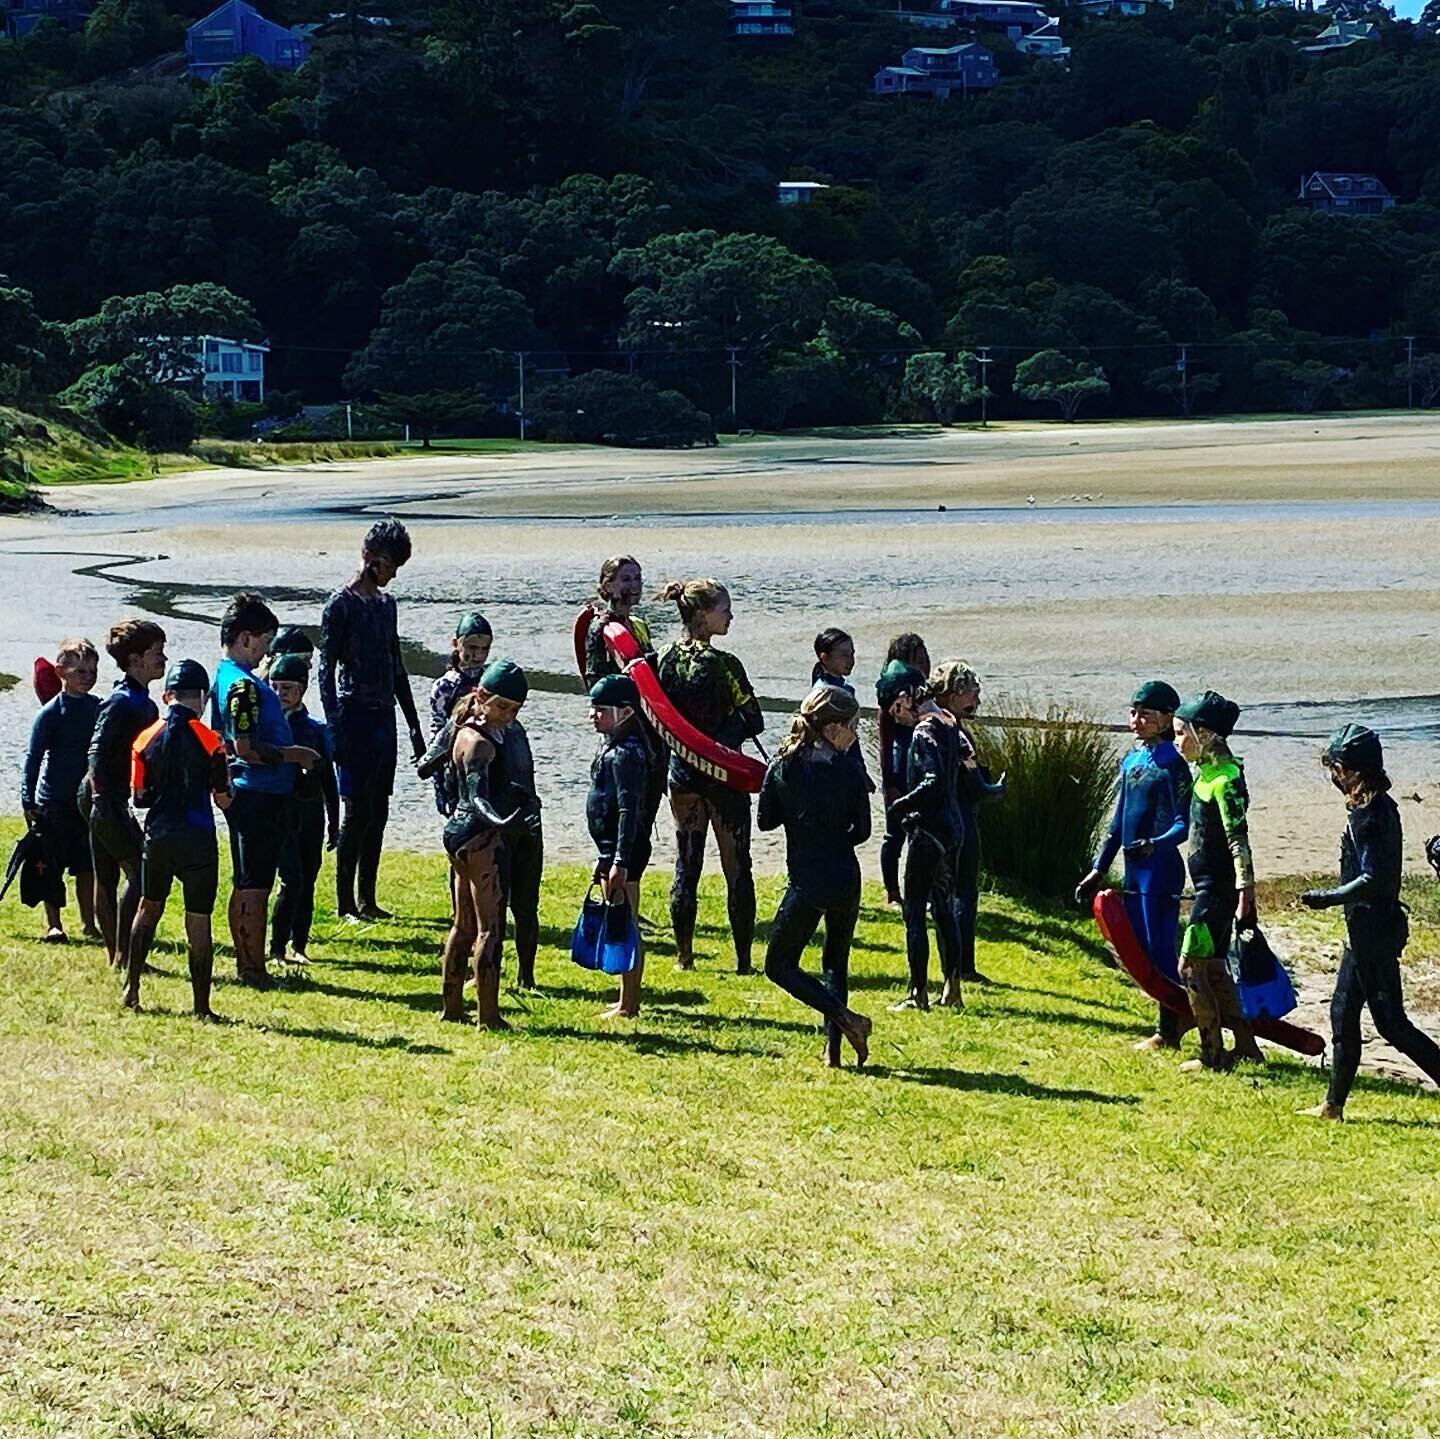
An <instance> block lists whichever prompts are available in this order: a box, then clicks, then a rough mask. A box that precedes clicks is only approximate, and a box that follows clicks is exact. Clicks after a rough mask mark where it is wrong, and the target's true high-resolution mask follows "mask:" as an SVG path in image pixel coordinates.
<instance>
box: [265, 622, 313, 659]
mask: <svg viewBox="0 0 1440 1439" xmlns="http://www.w3.org/2000/svg"><path fill="white" fill-rule="evenodd" d="M270 653H271V654H272V655H313V654H314V653H315V641H314V640H312V639H311V638H310V636H309V635H307V634H306V633H305V631H304V630H302V629H301V628H300V626H299V625H281V626H280V628H279V629H278V630H276V631H275V638H274V639H273V640H271V641H270Z"/></svg>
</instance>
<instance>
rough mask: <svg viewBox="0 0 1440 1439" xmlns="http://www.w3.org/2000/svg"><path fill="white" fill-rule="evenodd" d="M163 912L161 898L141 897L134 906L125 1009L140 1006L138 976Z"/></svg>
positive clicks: (142, 971)
mask: <svg viewBox="0 0 1440 1439" xmlns="http://www.w3.org/2000/svg"><path fill="white" fill-rule="evenodd" d="M164 913H165V901H164V900H163V899H142V900H141V901H140V904H139V906H138V907H137V908H136V911H135V922H134V924H132V925H131V926H130V956H129V963H128V965H127V968H126V972H125V995H124V1003H125V1007H126V1008H127V1009H139V1008H140V976H141V975H142V974H144V973H145V961H146V960H147V959H148V958H149V957H150V946H151V945H152V944H154V943H155V929H156V926H157V925H158V924H159V923H160V916H161V915H162V914H164Z"/></svg>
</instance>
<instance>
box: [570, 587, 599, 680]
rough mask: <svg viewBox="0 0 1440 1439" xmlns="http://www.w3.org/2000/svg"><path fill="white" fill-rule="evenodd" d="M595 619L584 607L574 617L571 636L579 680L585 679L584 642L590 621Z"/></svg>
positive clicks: (589, 608)
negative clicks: (573, 642)
mask: <svg viewBox="0 0 1440 1439" xmlns="http://www.w3.org/2000/svg"><path fill="white" fill-rule="evenodd" d="M594 618H595V611H594V610H593V609H592V608H591V607H590V606H589V605H586V606H585V608H584V609H583V610H581V611H580V613H579V614H578V615H576V616H575V624H574V626H573V628H572V631H571V634H572V637H573V639H574V641H575V668H576V669H577V670H579V671H580V678H581V679H582V680H583V679H584V678H585V641H586V639H587V638H588V637H589V634H590V621H591V620H593V619H594Z"/></svg>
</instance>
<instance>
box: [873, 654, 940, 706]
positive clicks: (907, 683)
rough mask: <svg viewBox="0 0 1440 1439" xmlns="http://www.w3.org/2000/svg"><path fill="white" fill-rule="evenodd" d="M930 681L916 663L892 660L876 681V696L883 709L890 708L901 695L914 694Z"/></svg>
mask: <svg viewBox="0 0 1440 1439" xmlns="http://www.w3.org/2000/svg"><path fill="white" fill-rule="evenodd" d="M928 683H929V681H928V680H927V679H926V678H925V676H924V675H923V674H922V673H921V672H920V671H919V670H917V669H916V668H915V666H914V665H907V664H906V663H905V661H904V660H891V661H890V663H889V664H888V665H886V666H885V668H884V669H883V670H881V671H880V678H879V679H878V680H876V681H875V698H876V700H877V701H878V703H879V705H880V708H881V709H882V710H888V709H889V708H890V706H891V705H893V704H894V703H895V701H896V700H897V699H899V698H900V696H901V695H903V694H913V693H914V692H915V691H916V690H921V689H924V688H925V686H926V685H927V684H928Z"/></svg>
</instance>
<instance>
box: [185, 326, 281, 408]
mask: <svg viewBox="0 0 1440 1439" xmlns="http://www.w3.org/2000/svg"><path fill="white" fill-rule="evenodd" d="M186 353H187V354H188V355H189V357H190V364H189V366H187V367H186V368H185V369H184V370H181V369H180V368H179V367H178V366H177V367H176V373H174V374H170V375H162V376H160V377H159V378H161V379H168V380H177V381H181V382H183V383H185V384H198V385H199V386H200V388H201V389H202V390H203V391H204V394H205V396H206V398H207V399H215V398H216V397H217V396H223V397H224V398H225V399H228V400H237V401H244V402H246V403H253V404H259V403H261V402H262V401H263V400H264V399H265V356H266V355H268V354H269V353H270V346H269V344H267V343H266V342H265V341H264V340H231V339H227V338H226V337H225V336H224V335H197V336H196V337H195V338H194V340H192V341H191V342H190V345H189V347H188V348H187V350H186Z"/></svg>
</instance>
